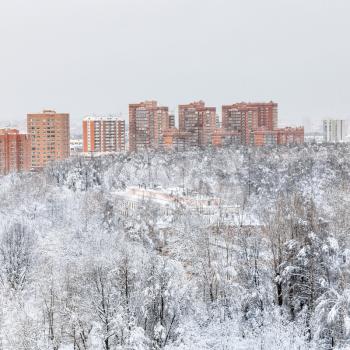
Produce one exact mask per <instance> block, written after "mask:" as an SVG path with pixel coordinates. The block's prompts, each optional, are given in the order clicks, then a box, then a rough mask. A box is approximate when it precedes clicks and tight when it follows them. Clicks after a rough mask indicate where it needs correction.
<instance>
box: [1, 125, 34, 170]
mask: <svg viewBox="0 0 350 350" xmlns="http://www.w3.org/2000/svg"><path fill="white" fill-rule="evenodd" d="M30 168H31V142H30V137H29V136H28V135H26V134H20V133H19V131H18V130H17V129H0V174H1V175H7V174H8V173H11V172H21V171H29V170H30Z"/></svg>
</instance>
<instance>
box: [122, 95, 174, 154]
mask: <svg viewBox="0 0 350 350" xmlns="http://www.w3.org/2000/svg"><path fill="white" fill-rule="evenodd" d="M171 124H174V121H173V120H171V119H170V118H169V109H168V107H164V106H158V103H157V101H145V102H140V103H134V104H130V105H129V150H130V151H140V150H145V149H149V148H160V147H162V145H163V132H164V130H167V129H169V128H170V126H171Z"/></svg>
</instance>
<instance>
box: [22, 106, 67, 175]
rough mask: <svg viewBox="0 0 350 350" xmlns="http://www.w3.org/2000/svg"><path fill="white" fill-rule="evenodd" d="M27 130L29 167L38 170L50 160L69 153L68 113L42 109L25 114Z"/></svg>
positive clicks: (63, 156) (61, 157)
mask: <svg viewBox="0 0 350 350" xmlns="http://www.w3.org/2000/svg"><path fill="white" fill-rule="evenodd" d="M27 132H28V134H29V135H30V136H31V141H32V146H31V167H32V169H34V170H39V169H42V168H44V167H45V165H46V164H47V163H49V162H51V161H55V160H63V159H66V158H68V157H69V155H70V144H69V140H70V127H69V114H68V113H56V112H55V111H53V110H44V111H43V112H42V113H30V114H28V115H27Z"/></svg>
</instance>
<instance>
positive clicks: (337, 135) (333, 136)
mask: <svg viewBox="0 0 350 350" xmlns="http://www.w3.org/2000/svg"><path fill="white" fill-rule="evenodd" d="M346 128H347V125H346V121H345V120H341V119H325V120H323V141H324V142H344V141H345V137H346V132H347V130H346Z"/></svg>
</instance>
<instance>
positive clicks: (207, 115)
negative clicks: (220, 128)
mask: <svg viewBox="0 0 350 350" xmlns="http://www.w3.org/2000/svg"><path fill="white" fill-rule="evenodd" d="M215 130H216V108H215V107H206V106H205V103H204V102H203V101H198V102H192V103H189V104H184V105H179V131H180V132H187V133H189V135H190V136H189V139H188V145H189V147H196V146H208V145H210V144H212V136H213V133H214V131H215Z"/></svg>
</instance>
